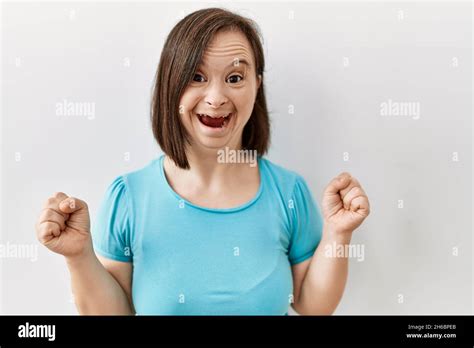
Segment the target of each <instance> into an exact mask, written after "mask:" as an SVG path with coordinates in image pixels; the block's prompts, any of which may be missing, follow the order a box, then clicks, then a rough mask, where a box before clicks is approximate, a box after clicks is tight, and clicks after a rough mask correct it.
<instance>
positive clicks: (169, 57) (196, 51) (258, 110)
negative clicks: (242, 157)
mask: <svg viewBox="0 0 474 348" xmlns="http://www.w3.org/2000/svg"><path fill="white" fill-rule="evenodd" d="M220 30H240V31H241V32H242V33H243V34H244V35H245V36H246V37H247V39H248V41H249V42H250V46H251V47H252V50H253V54H254V59H255V64H256V73H257V75H261V78H262V83H261V85H260V87H259V89H258V92H257V97H256V99H255V105H254V108H253V111H252V115H251V116H250V119H249V120H248V122H247V124H246V125H245V127H244V130H243V134H242V147H243V148H246V149H252V150H257V154H258V155H259V156H262V155H263V154H265V153H266V152H267V150H268V147H269V145H270V120H269V117H268V110H267V103H266V98H265V91H264V87H263V71H264V68H265V59H264V55H263V48H262V44H261V41H260V38H261V34H260V31H259V29H258V26H257V25H256V23H255V22H254V21H252V20H251V19H248V18H245V17H242V16H240V15H238V14H235V13H232V12H230V11H228V10H225V9H220V8H207V9H202V10H198V11H195V12H193V13H191V14H189V15H187V16H186V17H184V18H183V19H182V20H181V21H179V22H178V24H176V25H175V26H174V28H173V29H172V30H171V32H170V33H169V35H168V37H167V39H166V42H165V45H164V47H163V50H162V52H161V57H160V63H159V65H158V70H157V72H156V77H155V84H154V88H153V98H152V102H151V115H150V116H151V123H152V130H153V135H154V137H155V139H156V140H157V141H158V144H159V145H160V147H161V149H162V150H163V152H164V153H165V154H167V155H168V156H169V157H170V158H171V159H172V160H173V161H174V162H175V163H176V165H177V166H179V167H180V168H183V169H189V168H190V166H189V162H188V159H187V157H186V152H185V145H186V144H185V142H186V143H187V144H190V139H189V135H188V134H187V132H186V130H185V128H184V126H183V124H182V123H181V120H180V114H179V101H180V99H181V96H182V94H183V93H184V91H185V89H186V87H187V85H188V83H189V82H190V81H191V80H192V79H193V77H194V74H195V73H196V69H197V67H198V65H199V63H200V62H201V59H202V55H203V54H204V51H205V49H206V47H207V45H208V44H209V42H210V41H211V39H212V38H213V36H214V34H216V33H217V32H218V31H220Z"/></svg>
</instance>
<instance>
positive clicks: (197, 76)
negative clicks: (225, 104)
mask: <svg viewBox="0 0 474 348" xmlns="http://www.w3.org/2000/svg"><path fill="white" fill-rule="evenodd" d="M193 81H195V82H204V77H203V76H202V75H200V74H194V77H193Z"/></svg>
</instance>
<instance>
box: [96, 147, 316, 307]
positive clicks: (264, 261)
mask: <svg viewBox="0 0 474 348" xmlns="http://www.w3.org/2000/svg"><path fill="white" fill-rule="evenodd" d="M163 159H164V156H163V155H162V156H159V157H157V158H155V159H154V160H152V161H151V162H150V163H149V164H148V165H147V166H145V167H143V168H142V169H140V170H137V171H133V172H130V173H127V174H124V175H121V176H119V177H117V178H116V179H115V180H114V181H113V182H112V184H111V185H110V186H109V188H108V189H107V192H106V194H105V198H104V200H103V202H102V205H101V207H100V209H99V212H98V214H97V216H96V219H95V221H94V224H93V228H92V238H93V243H94V249H95V251H96V252H97V253H98V254H99V255H102V256H104V257H107V258H109V259H112V260H117V261H124V262H133V280H132V297H133V303H134V307H135V310H136V313H137V315H147V314H156V315H161V314H164V315H287V314H288V309H289V306H290V303H291V301H292V298H293V296H292V292H293V280H292V272H291V265H295V264H297V263H300V262H302V261H304V260H306V259H308V258H310V257H311V256H312V255H313V253H314V251H315V249H316V247H317V246H318V244H319V241H320V239H321V235H322V227H323V221H322V217H321V213H320V210H319V208H318V205H317V204H316V203H315V201H314V199H313V197H312V195H311V192H310V190H309V188H308V186H307V185H306V183H305V180H304V179H303V178H302V177H301V176H300V175H299V174H297V173H295V172H292V171H289V170H287V169H284V168H282V167H280V166H278V165H276V164H274V163H272V162H270V161H269V160H267V159H265V158H262V157H258V166H259V171H260V178H261V180H260V187H259V190H258V192H257V194H256V195H255V197H254V198H253V199H251V200H250V201H248V202H247V203H245V204H243V205H240V206H238V207H235V208H230V209H210V208H205V207H201V206H197V205H195V204H193V203H191V202H189V201H187V200H186V199H183V198H182V197H180V196H179V195H178V194H177V193H176V192H175V191H174V190H173V189H172V187H171V186H170V185H169V183H168V181H167V179H166V176H165V174H164V170H163ZM229 185H232V178H229Z"/></svg>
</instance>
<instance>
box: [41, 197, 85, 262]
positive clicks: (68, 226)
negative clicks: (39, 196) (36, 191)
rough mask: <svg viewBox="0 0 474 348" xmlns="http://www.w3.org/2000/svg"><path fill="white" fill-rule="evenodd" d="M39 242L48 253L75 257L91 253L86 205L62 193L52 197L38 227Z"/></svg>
mask: <svg viewBox="0 0 474 348" xmlns="http://www.w3.org/2000/svg"><path fill="white" fill-rule="evenodd" d="M36 235H37V237H38V240H39V241H40V242H41V243H42V244H43V245H45V246H46V247H47V248H48V249H50V250H52V251H54V252H56V253H58V254H61V255H64V256H66V257H75V256H80V255H82V254H85V253H86V252H89V251H91V250H92V241H91V235H90V218H89V209H88V207H87V204H86V202H84V201H82V200H80V199H78V198H74V197H69V196H67V195H66V194H64V193H62V192H57V193H55V194H54V195H53V196H52V197H49V198H48V199H47V200H46V202H45V204H44V206H43V210H42V211H41V214H40V217H39V220H38V223H37V224H36Z"/></svg>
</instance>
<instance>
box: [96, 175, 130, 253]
mask: <svg viewBox="0 0 474 348" xmlns="http://www.w3.org/2000/svg"><path fill="white" fill-rule="evenodd" d="M128 214H129V209H128V196H127V187H126V183H125V181H124V178H123V176H119V177H117V178H116V179H115V180H114V181H113V182H112V184H110V186H109V187H108V188H107V191H106V193H105V197H104V198H103V201H102V203H101V205H100V207H99V211H98V213H97V215H96V220H95V222H94V225H93V228H92V232H91V233H92V242H93V245H94V250H95V251H96V252H97V253H98V254H100V255H102V256H104V257H106V258H109V259H112V260H116V261H124V262H131V261H132V248H131V245H130V223H129V215H128Z"/></svg>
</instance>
